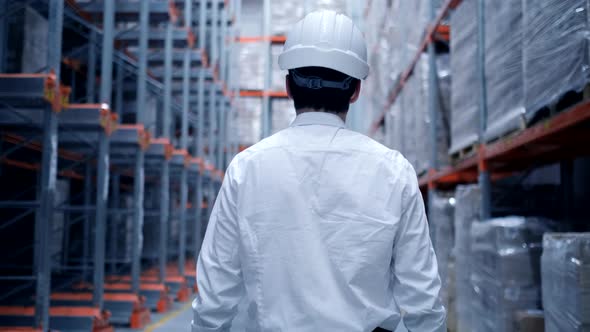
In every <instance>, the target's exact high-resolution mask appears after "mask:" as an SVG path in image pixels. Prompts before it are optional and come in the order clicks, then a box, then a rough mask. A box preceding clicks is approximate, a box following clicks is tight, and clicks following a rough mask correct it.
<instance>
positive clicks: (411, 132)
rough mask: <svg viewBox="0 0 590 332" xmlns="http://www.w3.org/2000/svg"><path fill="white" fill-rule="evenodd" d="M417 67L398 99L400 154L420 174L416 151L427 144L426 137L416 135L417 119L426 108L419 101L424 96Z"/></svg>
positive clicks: (421, 101) (421, 100)
mask: <svg viewBox="0 0 590 332" xmlns="http://www.w3.org/2000/svg"><path fill="white" fill-rule="evenodd" d="M421 63H423V62H421ZM419 67H421V66H420V64H419V65H418V66H417V68H416V69H415V71H414V75H413V76H412V77H411V78H410V79H409V80H408V81H407V82H406V84H405V86H404V89H403V90H402V92H401V99H400V102H401V105H402V107H401V109H402V115H401V122H402V126H403V127H404V138H403V139H404V140H403V147H402V150H401V151H400V152H401V153H402V154H403V155H404V157H406V159H408V161H409V162H410V163H411V164H412V166H414V169H415V170H416V172H420V171H419V170H418V149H419V147H420V146H421V145H423V144H427V142H424V141H422V140H427V139H428V136H425V137H424V136H423V137H418V135H417V127H418V126H417V122H418V120H419V119H418V117H420V116H421V115H422V114H424V113H425V111H424V108H426V107H428V106H427V105H425V103H424V100H423V99H421V98H422V97H423V96H424V93H423V90H424V89H423V88H424V87H423V86H422V83H424V82H423V80H422V79H421V75H420V69H419ZM419 140H420V141H419Z"/></svg>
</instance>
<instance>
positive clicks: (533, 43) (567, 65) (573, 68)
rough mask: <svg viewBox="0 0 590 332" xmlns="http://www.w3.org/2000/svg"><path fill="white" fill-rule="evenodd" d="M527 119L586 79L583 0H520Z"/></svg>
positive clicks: (588, 28) (589, 29)
mask: <svg viewBox="0 0 590 332" xmlns="http://www.w3.org/2000/svg"><path fill="white" fill-rule="evenodd" d="M523 3H524V8H523V10H524V32H523V41H524V53H523V57H524V93H525V108H526V110H527V112H526V119H527V121H530V120H532V119H533V118H534V117H535V114H536V113H537V111H538V110H540V109H541V108H543V107H544V106H547V105H551V104H553V103H556V102H557V101H558V100H559V99H560V98H561V97H562V96H563V95H564V94H566V93H567V92H570V91H578V92H579V91H581V90H583V88H584V87H585V86H586V84H587V83H588V82H590V50H589V49H588V41H589V39H590V20H589V18H588V15H589V10H590V4H589V3H588V1H586V0H523Z"/></svg>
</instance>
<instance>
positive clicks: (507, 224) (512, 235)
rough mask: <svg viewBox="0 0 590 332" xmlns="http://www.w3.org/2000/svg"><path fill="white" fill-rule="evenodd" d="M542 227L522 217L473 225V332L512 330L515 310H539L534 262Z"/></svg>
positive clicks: (540, 222)
mask: <svg viewBox="0 0 590 332" xmlns="http://www.w3.org/2000/svg"><path fill="white" fill-rule="evenodd" d="M547 225H548V223H547V222H546V221H544V220H540V219H537V218H524V217H507V218H499V219H493V220H489V221H485V222H478V223H474V224H473V226H472V228H471V253H472V257H471V262H472V271H471V286H472V289H473V298H472V310H473V318H474V319H473V320H472V328H473V330H474V331H478V332H486V331H490V332H501V331H506V332H509V331H514V330H515V328H514V327H515V315H516V313H517V312H518V311H521V310H527V309H537V308H539V307H540V306H541V276H540V259H541V252H542V239H543V234H544V233H545V232H546V231H548V230H549V229H548V226H547ZM476 317H477V318H476Z"/></svg>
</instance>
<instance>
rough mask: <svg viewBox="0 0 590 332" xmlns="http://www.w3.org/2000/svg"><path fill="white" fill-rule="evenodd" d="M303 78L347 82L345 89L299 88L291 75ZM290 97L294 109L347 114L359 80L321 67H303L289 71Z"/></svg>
mask: <svg viewBox="0 0 590 332" xmlns="http://www.w3.org/2000/svg"><path fill="white" fill-rule="evenodd" d="M294 74H295V75H297V76H299V77H304V78H320V79H322V80H324V81H331V82H337V83H340V82H344V81H349V83H350V84H349V86H348V88H347V89H344V90H343V89H339V88H328V87H323V88H321V89H313V88H309V87H307V86H299V85H297V83H295V80H294V78H293V75H294ZM287 81H288V83H289V88H290V90H291V96H292V97H293V101H294V103H295V109H296V110H300V109H303V108H312V109H315V110H324V111H330V112H338V113H339V112H347V111H348V108H349V107H350V98H351V97H352V95H353V94H354V91H355V90H356V87H357V85H358V84H359V83H360V80H358V79H356V78H352V77H350V76H348V75H346V74H343V73H341V72H339V71H336V70H332V69H328V68H323V67H303V68H297V69H291V70H289V75H288V76H287Z"/></svg>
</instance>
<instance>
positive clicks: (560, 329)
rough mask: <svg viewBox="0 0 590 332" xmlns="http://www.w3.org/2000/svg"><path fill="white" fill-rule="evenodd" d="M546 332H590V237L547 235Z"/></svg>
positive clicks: (544, 270)
mask: <svg viewBox="0 0 590 332" xmlns="http://www.w3.org/2000/svg"><path fill="white" fill-rule="evenodd" d="M541 267H542V279H543V306H544V309H545V331H547V332H579V331H590V233H576V234H574V233H571V234H568V233H548V234H545V236H544V238H543V256H542V259H541Z"/></svg>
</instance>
